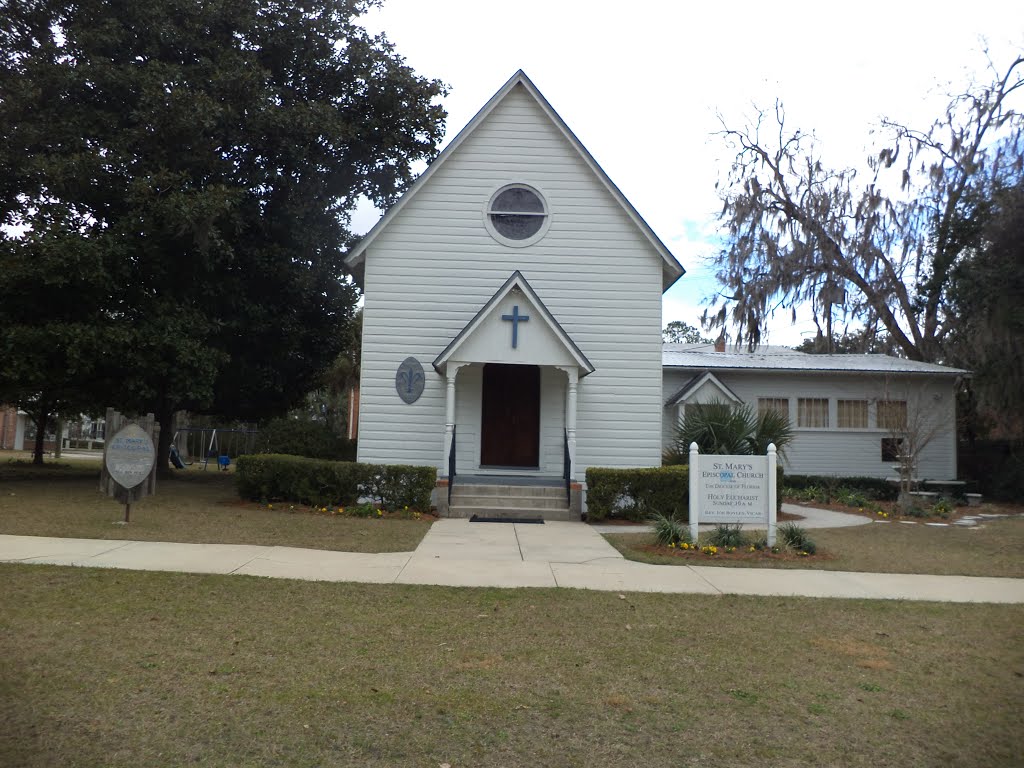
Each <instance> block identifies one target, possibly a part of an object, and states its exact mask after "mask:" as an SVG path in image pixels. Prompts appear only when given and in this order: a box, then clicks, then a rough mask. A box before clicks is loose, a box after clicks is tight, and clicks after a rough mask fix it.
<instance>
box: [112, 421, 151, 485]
mask: <svg viewBox="0 0 1024 768" xmlns="http://www.w3.org/2000/svg"><path fill="white" fill-rule="evenodd" d="M104 461H105V463H106V466H107V472H109V473H110V477H111V478H112V479H113V480H114V482H115V483H117V484H118V485H120V486H121V487H122V488H126V489H131V488H134V487H135V486H137V485H138V484H139V483H141V482H142V481H143V480H145V479H146V478H147V477H149V473H150V472H152V471H153V464H154V463H155V462H156V450H154V448H153V441H152V440H151V439H150V437H149V435H147V434H146V431H145V430H144V429H143V428H142V427H140V426H139V425H138V424H128V425H127V426H125V427H122V428H121V429H120V430H119V431H118V433H117V434H116V435H114V437H113V438H111V440H110V443H109V444H108V445H107V450H106V456H105V458H104Z"/></svg>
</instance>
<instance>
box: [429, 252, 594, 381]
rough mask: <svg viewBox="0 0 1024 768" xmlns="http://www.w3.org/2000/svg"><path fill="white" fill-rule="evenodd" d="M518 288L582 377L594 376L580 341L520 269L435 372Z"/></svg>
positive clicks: (447, 350) (436, 363) (437, 363)
mask: <svg viewBox="0 0 1024 768" xmlns="http://www.w3.org/2000/svg"><path fill="white" fill-rule="evenodd" d="M516 288H518V289H519V290H521V291H522V292H523V294H524V295H525V296H526V298H527V299H529V300H530V301H531V302H532V303H533V306H534V307H535V308H536V310H537V312H539V313H540V316H541V319H542V320H543V321H544V322H545V323H546V324H547V326H548V327H549V328H550V329H551V330H552V332H554V334H555V336H556V337H557V338H558V340H559V341H560V342H561V343H562V345H563V346H564V347H565V350H566V352H568V353H569V355H570V357H572V359H573V360H575V361H576V364H577V365H578V366H579V368H580V374H579V375H580V377H583V376H586V375H587V374H588V373H593V372H594V366H593V364H592V363H591V362H590V361H589V360H588V359H587V356H586V355H584V354H583V352H581V351H580V348H579V347H577V346H576V342H574V341H573V340H572V339H571V338H570V337H569V334H568V333H566V332H565V329H563V328H562V326H561V325H560V324H559V322H558V321H557V320H556V319H555V317H554V315H552V314H551V312H550V311H549V310H548V308H547V307H546V306H545V305H544V302H543V301H541V300H540V297H539V296H538V295H537V292H536V291H534V290H533V287H532V286H531V285H530V284H529V283H528V282H527V281H526V278H525V277H523V274H522V273H521V272H520V271H519V270H516V271H515V272H513V273H512V275H511V276H510V277H509V279H508V280H506V281H505V282H504V283H503V284H502V286H501V287H500V288H499V289H498V290H497V291H496V292H495V294H494V295H493V296H491V298H490V299H488V300H487V303H486V304H484V305H483V306H482V307H481V308H480V311H479V312H477V313H476V314H475V315H474V316H473V319H472V320H470V321H469V322H468V323H466V327H465V328H463V329H462V330H461V331H459V333H458V335H457V336H456V337H455V338H454V339H452V341H451V343H450V344H449V345H448V346H447V347H445V348H444V351H443V352H441V354H440V355H438V356H437V357H436V358H435V360H434V369H435V370H437V371H438V372H439V373H440V372H443V370H444V367H445V365H447V363H448V361H449V360H450V359H451V358H453V357H455V356H456V353H457V352H458V350H459V347H461V346H462V344H463V343H464V342H465V341H466V340H467V339H468V338H469V337H470V336H472V335H473V332H474V331H475V330H476V329H477V328H479V327H480V324H481V323H483V322H484V320H485V319H486V318H487V316H488V315H489V314H490V312H491V309H493V308H494V307H495V306H496V305H497V304H498V303H499V302H500V301H501V300H502V299H504V298H505V297H506V296H508V295H509V294H510V293H511V292H512V291H513V290H514V289H516ZM456 359H457V358H456Z"/></svg>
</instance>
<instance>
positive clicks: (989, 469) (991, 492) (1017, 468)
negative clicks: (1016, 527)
mask: <svg viewBox="0 0 1024 768" xmlns="http://www.w3.org/2000/svg"><path fill="white" fill-rule="evenodd" d="M957 461H958V466H959V468H960V476H961V477H965V478H967V479H969V480H972V481H974V482H975V483H976V484H977V488H976V490H977V491H979V492H980V493H982V494H984V495H985V497H986V498H992V499H999V500H1002V501H1019V500H1020V499H1024V442H1021V441H1017V440H978V441H975V442H974V443H973V444H970V445H961V446H960V452H959V456H958V460H957ZM968 490H970V488H968Z"/></svg>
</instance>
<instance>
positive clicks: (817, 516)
mask: <svg viewBox="0 0 1024 768" xmlns="http://www.w3.org/2000/svg"><path fill="white" fill-rule="evenodd" d="M782 511H783V512H789V513H790V514H793V515H799V516H800V517H801V518H802V519H801V520H795V521H794V522H795V523H796V524H797V525H799V526H800V527H801V528H806V529H808V530H810V529H812V528H854V527H856V526H858V525H870V524H871V523H873V522H875V521H874V520H872V519H871V518H870V517H867V516H865V515H849V514H846V513H845V512H833V511H832V510H831V509H816V508H814V507H803V506H800V505H799V504H783V505H782ZM591 528H593V529H594V530H596V531H599V532H600V533H640V532H641V531H653V530H654V527H653V526H651V525H646V524H640V525H601V524H595V525H592V526H591ZM712 528H714V525H711V524H703V523H702V524H701V526H700V529H701V530H702V531H703V530H711V529H712ZM764 528H765V526H763V525H760V526H759V525H744V526H743V530H745V531H758V530H761V531H763V530H764Z"/></svg>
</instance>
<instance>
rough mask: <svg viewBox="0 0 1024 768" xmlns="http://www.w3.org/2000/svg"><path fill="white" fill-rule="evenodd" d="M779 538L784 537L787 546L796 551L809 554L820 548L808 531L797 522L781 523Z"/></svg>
mask: <svg viewBox="0 0 1024 768" xmlns="http://www.w3.org/2000/svg"><path fill="white" fill-rule="evenodd" d="M779 538H780V539H782V541H783V542H784V543H785V544H786V546H787V547H789V548H790V549H792V550H794V551H796V552H806V553H807V554H808V555H813V554H814V553H815V552H816V551H817V549H818V548H817V546H815V544H814V542H813V541H812V540H811V538H810V537H809V536H808V535H807V531H806V530H805V529H804V528H802V527H800V526H799V525H796V524H795V523H783V524H782V525H780V526H779Z"/></svg>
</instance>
